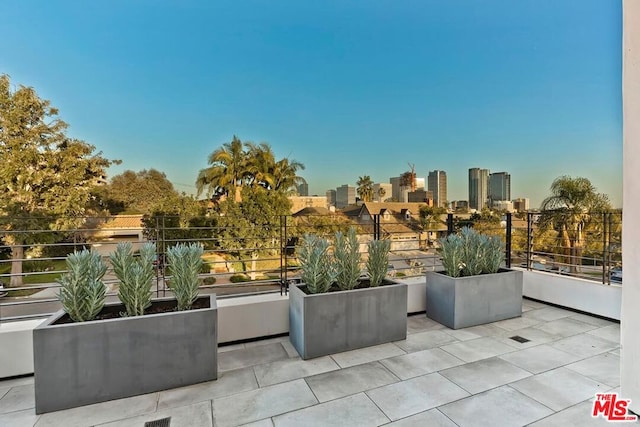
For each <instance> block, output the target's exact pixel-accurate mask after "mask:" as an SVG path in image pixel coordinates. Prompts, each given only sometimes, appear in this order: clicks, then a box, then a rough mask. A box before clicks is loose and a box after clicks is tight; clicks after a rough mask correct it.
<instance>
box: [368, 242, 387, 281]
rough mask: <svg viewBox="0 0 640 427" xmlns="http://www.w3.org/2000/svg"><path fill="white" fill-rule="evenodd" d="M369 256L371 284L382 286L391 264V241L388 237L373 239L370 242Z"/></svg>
mask: <svg viewBox="0 0 640 427" xmlns="http://www.w3.org/2000/svg"><path fill="white" fill-rule="evenodd" d="M368 247H369V257H368V258H367V274H368V275H369V284H370V286H372V287H373V286H380V284H381V283H382V280H383V279H384V278H385V276H386V275H387V266H388V265H389V250H390V249H391V241H390V240H388V239H383V240H372V241H370V242H369V245H368Z"/></svg>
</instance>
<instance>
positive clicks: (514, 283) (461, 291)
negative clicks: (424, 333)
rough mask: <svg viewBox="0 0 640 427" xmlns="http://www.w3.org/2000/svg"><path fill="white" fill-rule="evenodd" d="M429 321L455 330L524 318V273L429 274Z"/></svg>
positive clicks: (503, 270)
mask: <svg viewBox="0 0 640 427" xmlns="http://www.w3.org/2000/svg"><path fill="white" fill-rule="evenodd" d="M426 311H427V317H428V318H430V319H433V320H435V321H436V322H439V323H441V324H443V325H445V326H447V327H449V328H451V329H459V328H467V327H469V326H475V325H482V324H485V323H491V322H496V321H498V320H504V319H510V318H512V317H519V316H521V315H522V271H516V270H507V269H501V270H500V271H499V272H498V273H494V274H481V275H478V276H468V277H450V276H447V275H445V274H443V273H438V272H435V271H428V272H427V310H426Z"/></svg>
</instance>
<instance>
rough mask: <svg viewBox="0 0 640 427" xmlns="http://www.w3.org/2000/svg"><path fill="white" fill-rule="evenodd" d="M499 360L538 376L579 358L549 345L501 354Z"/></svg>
mask: <svg viewBox="0 0 640 427" xmlns="http://www.w3.org/2000/svg"><path fill="white" fill-rule="evenodd" d="M500 359H503V360H506V361H507V362H509V363H512V364H514V365H516V366H519V367H521V368H523V369H526V370H527V371H529V372H531V373H534V374H540V373H542V372H545V371H549V370H551V369H555V368H558V367H560V366H564V365H567V364H569V363H573V362H575V361H577V360H579V359H580V357H578V356H576V355H575V354H571V353H566V352H564V351H561V350H558V349H556V348H553V347H551V346H550V345H547V344H542V345H539V346H537V347H531V348H527V349H525V350H520V351H515V352H513V353H507V354H503V355H502V356H500Z"/></svg>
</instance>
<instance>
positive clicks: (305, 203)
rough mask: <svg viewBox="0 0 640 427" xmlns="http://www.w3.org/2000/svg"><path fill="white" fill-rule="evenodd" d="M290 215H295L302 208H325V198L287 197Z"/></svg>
mask: <svg viewBox="0 0 640 427" xmlns="http://www.w3.org/2000/svg"><path fill="white" fill-rule="evenodd" d="M289 201H290V202H291V213H296V212H299V211H301V210H302V209H304V208H323V209H326V208H327V197H326V196H289Z"/></svg>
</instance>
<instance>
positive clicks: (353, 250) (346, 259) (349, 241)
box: [333, 227, 362, 291]
mask: <svg viewBox="0 0 640 427" xmlns="http://www.w3.org/2000/svg"><path fill="white" fill-rule="evenodd" d="M335 236H336V237H335V248H334V250H333V258H334V260H335V265H336V267H335V268H336V272H337V274H336V279H335V280H336V283H337V284H338V287H339V288H340V289H341V290H343V291H348V290H351V289H353V288H355V287H356V286H357V285H358V283H359V282H360V275H361V274H362V269H361V268H360V263H361V262H362V260H361V257H360V251H359V249H360V244H359V243H358V238H357V237H356V229H355V227H349V231H348V232H347V234H346V235H345V234H343V233H342V232H341V231H337V232H336V234H335Z"/></svg>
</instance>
